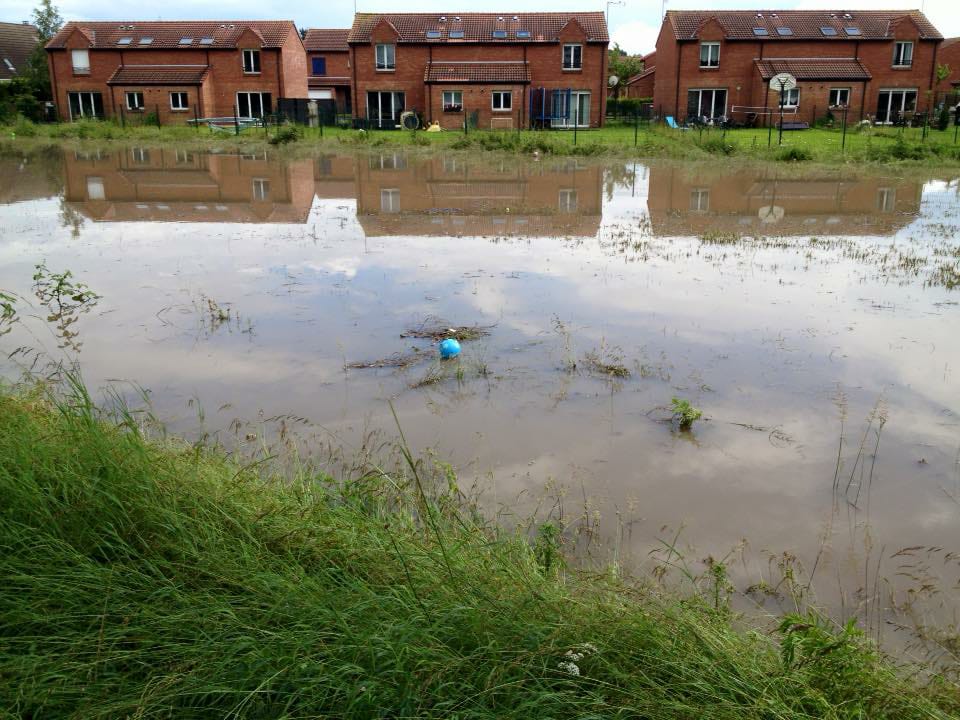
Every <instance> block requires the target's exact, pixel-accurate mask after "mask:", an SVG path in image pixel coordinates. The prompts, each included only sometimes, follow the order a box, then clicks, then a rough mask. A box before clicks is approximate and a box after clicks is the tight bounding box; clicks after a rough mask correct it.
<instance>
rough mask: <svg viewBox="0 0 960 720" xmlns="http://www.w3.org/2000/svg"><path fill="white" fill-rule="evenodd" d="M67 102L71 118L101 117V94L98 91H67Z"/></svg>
mask: <svg viewBox="0 0 960 720" xmlns="http://www.w3.org/2000/svg"><path fill="white" fill-rule="evenodd" d="M67 103H68V104H69V106H70V119H71V120H79V119H80V118H102V117H103V95H101V94H100V93H98V92H68V93H67Z"/></svg>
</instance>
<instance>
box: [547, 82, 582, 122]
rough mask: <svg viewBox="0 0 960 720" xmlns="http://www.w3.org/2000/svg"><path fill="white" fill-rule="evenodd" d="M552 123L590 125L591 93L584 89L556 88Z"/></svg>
mask: <svg viewBox="0 0 960 720" xmlns="http://www.w3.org/2000/svg"><path fill="white" fill-rule="evenodd" d="M551 125H552V126H553V127H573V126H574V125H576V126H577V127H590V93H589V92H586V91H583V90H554V91H553V117H552V118H551Z"/></svg>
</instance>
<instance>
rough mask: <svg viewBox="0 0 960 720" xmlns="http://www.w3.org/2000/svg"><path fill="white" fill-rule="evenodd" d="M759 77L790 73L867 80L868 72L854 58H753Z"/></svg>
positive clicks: (800, 77) (814, 77)
mask: <svg viewBox="0 0 960 720" xmlns="http://www.w3.org/2000/svg"><path fill="white" fill-rule="evenodd" d="M754 63H756V66H757V69H758V70H760V77H762V78H763V79H764V80H769V79H770V78H772V77H773V76H774V75H777V74H778V73H782V72H785V73H790V74H791V75H793V76H794V77H795V78H796V79H797V80H869V79H870V78H871V77H872V76H871V75H870V72H869V71H868V70H867V69H866V68H865V67H864V66H863V65H862V64H861V63H860V61H859V60H856V59H854V58H837V59H831V58H766V59H764V60H754Z"/></svg>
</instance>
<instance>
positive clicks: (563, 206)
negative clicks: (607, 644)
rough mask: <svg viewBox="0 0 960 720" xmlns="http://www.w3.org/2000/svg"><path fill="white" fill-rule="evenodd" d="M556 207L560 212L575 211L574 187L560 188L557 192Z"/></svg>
mask: <svg viewBox="0 0 960 720" xmlns="http://www.w3.org/2000/svg"><path fill="white" fill-rule="evenodd" d="M557 209H558V210H559V211H560V212H565V213H575V212H576V211H577V190H576V188H561V189H560V192H559V193H558V194H557Z"/></svg>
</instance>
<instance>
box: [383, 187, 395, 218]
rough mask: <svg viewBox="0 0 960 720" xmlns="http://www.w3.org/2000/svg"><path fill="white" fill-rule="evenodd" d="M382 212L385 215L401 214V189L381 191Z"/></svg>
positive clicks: (384, 189)
mask: <svg viewBox="0 0 960 720" xmlns="http://www.w3.org/2000/svg"><path fill="white" fill-rule="evenodd" d="M380 212H384V213H398V212H400V189H399V188H381V189H380Z"/></svg>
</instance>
